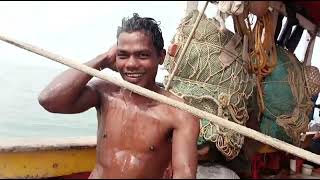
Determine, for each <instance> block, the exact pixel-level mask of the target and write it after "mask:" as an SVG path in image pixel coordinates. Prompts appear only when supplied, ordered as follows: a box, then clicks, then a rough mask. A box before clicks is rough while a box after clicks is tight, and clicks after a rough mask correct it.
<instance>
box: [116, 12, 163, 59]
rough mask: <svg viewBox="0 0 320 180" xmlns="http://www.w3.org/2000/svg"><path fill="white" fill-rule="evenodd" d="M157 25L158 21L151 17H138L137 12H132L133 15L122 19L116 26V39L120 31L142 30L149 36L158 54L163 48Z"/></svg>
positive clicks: (160, 33)
mask: <svg viewBox="0 0 320 180" xmlns="http://www.w3.org/2000/svg"><path fill="white" fill-rule="evenodd" d="M159 25H160V23H158V22H157V21H155V20H154V19H153V18H149V17H140V16H139V15H138V14H137V13H133V17H131V18H123V19H122V25H121V26H120V27H118V31H117V39H118V38H119V35H120V34H121V33H122V32H127V33H131V32H135V31H144V32H145V33H146V34H147V35H149V36H150V37H151V39H152V42H153V45H154V47H155V48H156V50H157V53H158V54H160V53H161V51H162V50H163V46H164V43H163V37H162V32H161V29H160V27H159Z"/></svg>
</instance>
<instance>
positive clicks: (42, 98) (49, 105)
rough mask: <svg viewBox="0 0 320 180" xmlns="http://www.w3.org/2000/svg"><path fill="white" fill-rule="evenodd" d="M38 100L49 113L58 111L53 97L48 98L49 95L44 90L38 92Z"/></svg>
mask: <svg viewBox="0 0 320 180" xmlns="http://www.w3.org/2000/svg"><path fill="white" fill-rule="evenodd" d="M38 102H39V104H40V105H41V106H42V107H43V108H44V109H45V110H47V111H49V112H51V113H58V112H59V109H58V108H57V107H56V106H54V101H53V98H50V96H49V95H48V94H46V93H45V92H41V93H40V95H39V96H38Z"/></svg>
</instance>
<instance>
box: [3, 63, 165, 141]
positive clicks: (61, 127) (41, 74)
mask: <svg viewBox="0 0 320 180" xmlns="http://www.w3.org/2000/svg"><path fill="white" fill-rule="evenodd" d="M0 67H1V68H0V69H1V70H0V82H1V86H0V87H1V90H0V92H1V93H0V114H1V116H0V138H39V137H41V138H46V137H48V138H59V137H80V136H95V135H96V130H97V117H96V110H95V108H91V109H89V110H87V111H85V112H83V113H79V114H58V113H50V112H48V111H46V110H45V109H44V108H42V107H41V106H40V104H39V103H38V95H39V93H40V92H41V90H43V89H44V88H45V87H46V86H47V85H48V84H49V83H50V81H51V80H52V79H53V78H54V77H55V76H56V75H58V74H59V73H61V72H63V71H64V70H65V69H67V67H64V68H57V67H50V66H33V65H26V64H17V63H6V62H5V61H0ZM160 74H163V73H160ZM112 75H114V74H112ZM118 77H120V76H118ZM162 78H163V76H161V75H160V77H159V76H157V81H160V80H159V79H162Z"/></svg>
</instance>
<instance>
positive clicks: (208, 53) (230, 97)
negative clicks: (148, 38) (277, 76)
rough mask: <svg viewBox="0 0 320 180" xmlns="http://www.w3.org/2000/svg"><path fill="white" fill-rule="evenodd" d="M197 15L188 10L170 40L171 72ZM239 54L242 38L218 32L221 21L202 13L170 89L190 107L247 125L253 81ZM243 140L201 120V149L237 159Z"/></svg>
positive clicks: (169, 58) (199, 141)
mask: <svg viewBox="0 0 320 180" xmlns="http://www.w3.org/2000/svg"><path fill="white" fill-rule="evenodd" d="M198 14H199V12H198V11H197V10H194V11H192V12H190V13H189V14H188V15H187V16H186V17H185V18H184V19H183V20H182V22H181V23H180V25H179V27H178V28H177V33H176V34H175V36H174V38H173V40H172V42H171V43H172V44H173V45H175V47H176V50H177V51H176V52H173V53H172V52H170V53H168V54H167V56H166V58H165V63H164V66H165V68H166V69H167V70H168V72H169V73H171V72H172V70H173V69H174V67H175V64H176V62H177V59H178V57H179V56H180V54H181V50H182V49H183V46H184V45H185V42H186V40H187V38H188V36H189V34H190V32H191V30H192V27H193V26H194V23H195V21H196V18H197V16H198ZM241 52H242V44H241V38H240V39H239V38H238V36H236V35H235V34H233V33H232V32H231V31H229V30H226V31H222V32H221V31H219V23H218V22H217V21H216V20H215V19H210V18H207V17H206V16H205V15H204V16H203V17H202V19H201V20H200V24H199V25H198V28H197V29H196V31H195V34H194V36H193V38H192V40H191V43H190V45H189V47H188V48H187V51H186V53H185V55H184V57H183V59H182V62H181V63H180V65H179V68H178V70H177V72H176V74H175V76H174V78H173V80H172V83H171V84H170V87H169V91H171V92H172V93H174V94H176V95H177V96H179V97H181V98H183V99H184V100H185V102H186V103H187V104H189V105H191V106H194V107H196V108H199V109H201V110H204V111H207V112H209V113H212V114H215V115H217V116H219V117H222V118H225V119H228V120H230V121H233V122H236V123H238V124H241V125H245V124H246V121H247V120H248V118H249V117H248V112H247V106H246V103H247V100H248V98H249V97H250V96H251V94H252V91H253V86H254V83H253V82H252V77H251V76H250V75H249V74H248V72H247V70H246V68H245V67H246V65H245V64H244V61H243V60H242V56H241V54H242V53H241ZM166 82H167V77H166V78H165V84H166ZM243 141H244V137H243V136H242V135H240V134H239V133H237V132H235V131H232V130H230V129H227V128H224V127H221V126H218V125H216V124H214V123H212V122H210V121H208V120H206V119H201V132H200V135H199V139H198V144H199V145H201V144H203V143H206V142H209V143H210V142H211V143H215V145H216V147H217V149H219V151H221V152H222V153H223V154H224V155H225V157H226V158H227V159H233V158H234V157H236V156H237V155H238V153H239V151H240V149H241V147H242V145H243Z"/></svg>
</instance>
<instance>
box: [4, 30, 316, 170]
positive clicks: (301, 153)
mask: <svg viewBox="0 0 320 180" xmlns="http://www.w3.org/2000/svg"><path fill="white" fill-rule="evenodd" d="M0 40H2V41H5V42H7V43H9V44H12V45H14V46H17V47H20V48H22V49H25V50H27V51H30V52H33V53H35V54H38V55H40V56H44V57H46V58H49V59H51V60H54V61H56V62H59V63H62V64H64V65H67V66H69V67H71V68H74V69H77V70H79V71H82V72H84V73H87V74H90V75H92V76H94V77H98V78H100V79H103V80H106V81H109V82H111V83H113V84H115V85H118V86H120V87H124V88H126V89H129V90H131V91H133V92H135V93H137V94H140V95H142V96H145V97H148V98H151V99H154V100H157V101H159V102H162V103H165V104H168V105H171V106H173V107H176V108H179V109H181V110H184V111H187V112H190V113H192V114H193V115H195V116H198V117H201V118H205V119H208V120H209V121H211V122H213V123H215V124H218V125H220V126H223V127H226V128H229V129H231V130H233V131H235V132H238V133H240V134H242V135H244V136H247V137H249V138H252V139H255V140H257V141H260V142H262V143H265V144H268V145H270V146H272V147H274V148H276V149H279V150H282V151H285V152H288V153H290V154H293V155H296V156H298V157H301V158H303V159H306V160H308V161H311V162H314V163H316V164H319V165H320V155H317V154H314V153H311V152H309V151H306V150H304V149H301V148H299V147H296V146H293V145H291V144H289V143H286V142H283V141H280V140H278V139H275V138H272V137H270V136H267V135H265V134H262V133H260V132H258V131H255V130H253V129H250V128H247V127H245V126H242V125H239V124H237V123H234V122H231V121H229V120H226V119H223V118H220V117H218V116H215V115H213V114H210V113H208V112H205V111H202V110H199V109H197V108H195V107H192V106H189V105H187V104H184V103H182V102H179V101H176V100H173V99H171V98H168V97H166V96H163V95H160V94H158V93H156V92H153V91H150V90H148V89H145V88H142V87H140V86H137V85H135V84H131V83H129V82H126V81H124V80H122V79H119V78H115V77H108V76H107V75H106V74H105V73H103V72H101V71H98V70H96V69H93V68H90V67H88V66H86V65H84V64H81V63H78V62H77V61H74V60H71V59H67V58H64V57H62V56H60V55H57V54H53V53H51V52H49V51H46V50H44V49H41V48H38V47H35V46H32V45H30V44H27V43H24V42H21V41H17V40H15V39H12V38H9V37H6V36H3V35H0Z"/></svg>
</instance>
